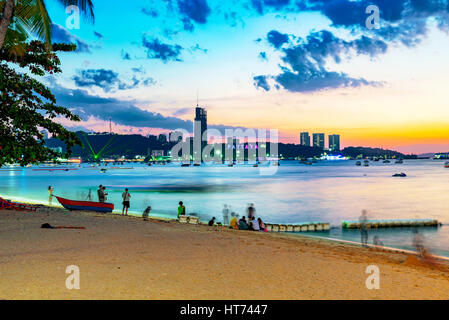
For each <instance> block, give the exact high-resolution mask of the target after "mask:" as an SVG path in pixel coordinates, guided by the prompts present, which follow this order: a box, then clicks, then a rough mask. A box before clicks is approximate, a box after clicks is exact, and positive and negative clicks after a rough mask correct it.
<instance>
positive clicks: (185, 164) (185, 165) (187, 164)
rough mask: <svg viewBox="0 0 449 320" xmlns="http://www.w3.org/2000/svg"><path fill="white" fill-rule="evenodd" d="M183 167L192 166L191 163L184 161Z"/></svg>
mask: <svg viewBox="0 0 449 320" xmlns="http://www.w3.org/2000/svg"><path fill="white" fill-rule="evenodd" d="M181 167H190V163H183V164H181Z"/></svg>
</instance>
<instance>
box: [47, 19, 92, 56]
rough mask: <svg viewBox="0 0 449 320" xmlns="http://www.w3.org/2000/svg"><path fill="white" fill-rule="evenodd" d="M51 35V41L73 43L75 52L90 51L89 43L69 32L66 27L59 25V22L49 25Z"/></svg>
mask: <svg viewBox="0 0 449 320" xmlns="http://www.w3.org/2000/svg"><path fill="white" fill-rule="evenodd" d="M51 36H52V41H53V42H58V43H75V44H76V52H89V53H90V52H91V51H90V47H89V45H88V44H87V43H86V42H85V41H83V40H82V39H80V38H78V37H77V36H75V35H73V34H71V33H70V32H69V31H67V29H65V28H64V27H62V26H60V25H59V24H56V23H53V24H52V25H51Z"/></svg>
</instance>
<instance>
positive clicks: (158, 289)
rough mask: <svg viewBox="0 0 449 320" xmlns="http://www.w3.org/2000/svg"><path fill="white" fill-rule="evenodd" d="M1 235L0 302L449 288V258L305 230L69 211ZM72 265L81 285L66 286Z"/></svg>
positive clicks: (6, 224) (9, 224)
mask: <svg viewBox="0 0 449 320" xmlns="http://www.w3.org/2000/svg"><path fill="white" fill-rule="evenodd" d="M42 223H50V224H51V225H55V226H58V225H68V226H82V227H85V228H86V229H84V230H61V229H54V230H51V229H50V230H49V229H41V228H40V225H41V224H42ZM0 231H1V232H0V241H1V243H2V246H1V247H0V274H1V276H2V278H3V279H7V281H1V282H0V299H200V300H201V299H225V300H228V299H447V293H448V292H447V288H448V287H449V277H448V275H447V272H448V271H449V263H448V262H447V261H438V262H437V263H436V264H427V263H425V262H424V261H421V260H420V259H418V258H417V257H416V256H415V255H411V254H406V253H395V252H390V251H388V252H387V251H380V250H374V249H372V248H362V247H360V246H358V245H355V244H343V243H339V242H336V241H331V240H328V239H319V238H312V237H309V236H296V235H289V234H284V233H264V232H248V231H239V230H231V229H228V228H224V227H209V226H205V225H189V224H181V223H176V222H174V221H162V220H158V219H151V220H150V221H146V222H144V221H143V220H142V219H140V218H137V217H134V216H128V217H126V216H117V215H115V214H98V213H93V212H76V213H74V212H70V213H69V212H68V211H66V212H62V211H55V212H47V213H46V212H38V213H27V212H14V211H0ZM69 265H77V266H79V268H80V270H81V271H80V272H81V289H80V290H68V289H67V288H66V287H65V280H66V278H67V276H68V275H67V274H66V273H65V270H66V267H67V266H69ZM370 265H376V266H378V267H379V269H380V276H381V282H380V283H381V287H380V289H379V290H369V289H367V288H366V286H365V281H366V278H367V277H368V276H369V274H367V273H366V268H367V266H370ZM254 277H256V278H257V279H259V280H260V281H258V282H254V281H252V280H254Z"/></svg>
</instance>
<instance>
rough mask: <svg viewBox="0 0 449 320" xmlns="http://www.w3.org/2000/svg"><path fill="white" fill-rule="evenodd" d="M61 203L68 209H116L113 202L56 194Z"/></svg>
mask: <svg viewBox="0 0 449 320" xmlns="http://www.w3.org/2000/svg"><path fill="white" fill-rule="evenodd" d="M55 197H56V199H58V201H59V203H60V204H61V205H62V206H63V207H64V208H66V209H67V210H70V211H72V210H85V211H96V212H112V210H114V204H113V203H103V202H93V201H77V200H69V199H64V198H61V197H57V196H55Z"/></svg>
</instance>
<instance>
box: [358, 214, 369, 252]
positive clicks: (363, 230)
mask: <svg viewBox="0 0 449 320" xmlns="http://www.w3.org/2000/svg"><path fill="white" fill-rule="evenodd" d="M367 222H368V218H367V216H366V210H362V215H361V216H360V218H359V223H360V236H361V241H362V246H364V247H366V246H367V244H368V226H367Z"/></svg>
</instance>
